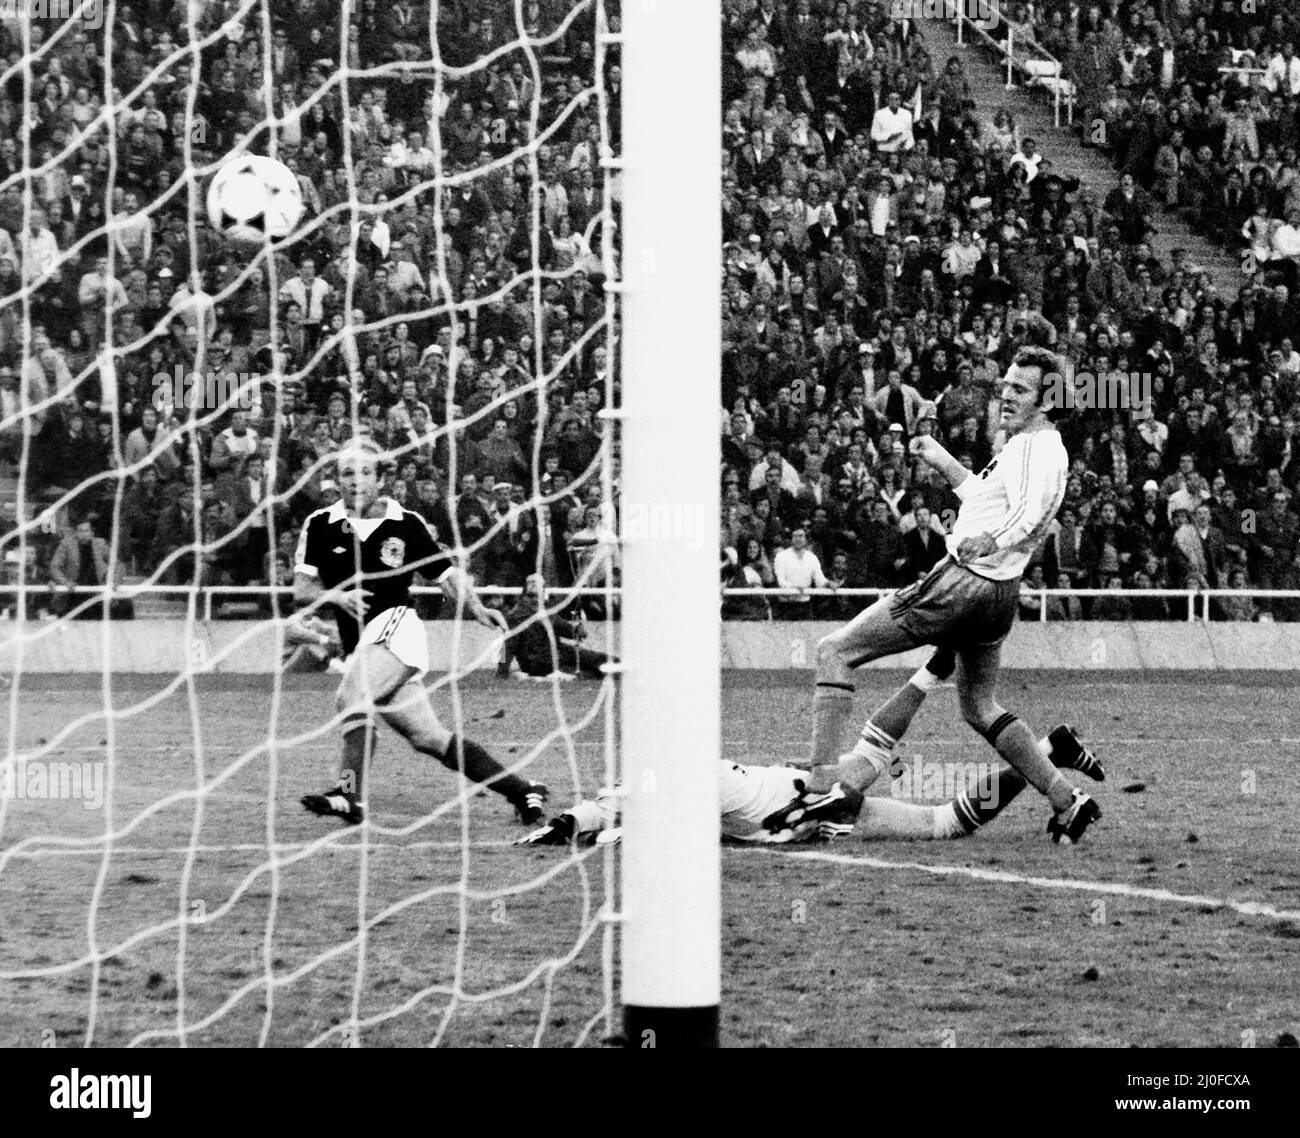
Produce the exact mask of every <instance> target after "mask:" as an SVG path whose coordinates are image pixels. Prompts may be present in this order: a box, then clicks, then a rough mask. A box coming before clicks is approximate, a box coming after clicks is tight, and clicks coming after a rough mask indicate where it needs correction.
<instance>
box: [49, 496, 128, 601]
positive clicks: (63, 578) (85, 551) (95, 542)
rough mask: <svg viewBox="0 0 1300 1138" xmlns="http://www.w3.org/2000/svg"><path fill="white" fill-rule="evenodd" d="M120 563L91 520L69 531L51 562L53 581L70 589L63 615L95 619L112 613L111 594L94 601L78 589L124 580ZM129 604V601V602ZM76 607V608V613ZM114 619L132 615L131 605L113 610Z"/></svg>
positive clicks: (82, 521)
mask: <svg viewBox="0 0 1300 1138" xmlns="http://www.w3.org/2000/svg"><path fill="white" fill-rule="evenodd" d="M120 574H121V570H120V566H118V565H117V564H116V563H115V562H114V561H113V560H112V558H111V556H110V550H109V544H108V542H107V541H105V540H104V539H103V538H102V537H97V536H96V535H95V531H94V528H93V527H92V525H91V523H90V521H89V519H82V520H81V521H79V522H77V524H76V526H75V527H74V528H73V529H72V531H71V532H69V533H68V534H66V535H65V536H64V538H63V540H62V541H61V542H59V547H58V549H56V550H55V551H54V557H53V558H52V559H51V561H50V581H51V583H52V584H54V585H57V586H59V587H60V588H63V589H65V590H67V595H66V598H65V600H64V603H63V606H62V612H61V613H60V614H59V615H75V616H76V617H77V619H81V620H95V619H99V618H102V617H103V616H105V615H108V614H109V612H110V608H109V599H108V595H107V594H105V595H104V600H103V604H102V605H97V604H93V603H91V601H90V597H89V596H85V595H78V594H77V593H76V591H75V590H77V589H93V588H98V587H101V586H105V585H107V586H109V587H110V588H111V587H113V586H115V585H117V584H118V583H119V580H120ZM127 606H129V602H127ZM74 610H76V611H75V612H74ZM112 615H113V616H114V618H115V619H116V618H120V617H123V616H126V615H129V608H128V607H124V606H118V608H116V609H114V610H112Z"/></svg>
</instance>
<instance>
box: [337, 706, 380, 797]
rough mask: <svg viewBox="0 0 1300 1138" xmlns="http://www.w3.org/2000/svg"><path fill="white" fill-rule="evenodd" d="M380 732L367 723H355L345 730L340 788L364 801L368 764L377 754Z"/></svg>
mask: <svg viewBox="0 0 1300 1138" xmlns="http://www.w3.org/2000/svg"><path fill="white" fill-rule="evenodd" d="M377 736H378V732H377V731H376V730H375V729H374V728H373V727H371V726H370V725H369V724H368V723H365V722H354V723H351V724H349V725H347V726H345V727H344V728H343V761H342V762H341V763H340V764H339V786H340V787H342V788H343V790H344V791H346V792H347V793H348V794H353V795H356V798H357V801H358V802H361V801H363V798H362V790H363V788H364V786H365V781H364V780H365V775H366V764H367V763H368V762H369V761H370V757H371V756H372V755H373V754H374V753H375V741H376V738H377Z"/></svg>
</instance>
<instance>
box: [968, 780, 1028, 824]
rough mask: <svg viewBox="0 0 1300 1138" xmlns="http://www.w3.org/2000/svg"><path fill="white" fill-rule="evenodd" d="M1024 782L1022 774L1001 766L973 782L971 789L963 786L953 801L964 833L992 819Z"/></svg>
mask: <svg viewBox="0 0 1300 1138" xmlns="http://www.w3.org/2000/svg"><path fill="white" fill-rule="evenodd" d="M1027 785H1028V783H1026V782H1025V776H1024V775H1022V774H1021V773H1020V772H1019V771H1015V770H1012V769H1011V768H1010V767H1002V768H1000V769H999V770H996V771H994V772H993V774H991V775H985V776H984V777H983V778H981V779H980V780H979V782H978V783H977V784H976V787H975V790H974V792H973V793H972V792H971V791H969V790H963V791H962V792H961V793H960V794H959V795H957V797H956V798H954V799H953V801H952V805H953V809H954V810H955V811H956V812H957V821H958V822H959V823H960V825H961V828H962V829H963V830H965V831H966V833H968V834H973V833H974V832H975V831H976V830H978V829H979V828H980V827H981V826H984V825H987V824H988V823H989V822H992V821H993V819H994V818H996V817H997V816H998V815H999V814H1001V813H1002V811H1003V810H1005V809H1006V808H1007V807H1008V806H1010V805H1011V803H1012V802H1013V801H1014V800H1015V797H1016V795H1017V794H1019V793H1020V792H1021V791H1022V790H1024V789H1025V787H1026V786H1027Z"/></svg>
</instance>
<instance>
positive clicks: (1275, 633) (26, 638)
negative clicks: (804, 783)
mask: <svg viewBox="0 0 1300 1138" xmlns="http://www.w3.org/2000/svg"><path fill="white" fill-rule="evenodd" d="M835 627H836V625H834V624H825V623H820V622H816V621H809V622H805V623H787V622H782V621H773V622H763V623H760V622H743V621H742V622H732V621H729V622H726V623H724V624H723V626H722V662H723V666H724V667H726V668H760V669H786V668H811V667H812V665H813V661H814V656H815V653H816V646H817V640H818V638H819V637H821V636H824V635H825V634H826V633H828V632H830V631H831V630H833V629H834V628H835ZM428 628H429V646H430V655H431V658H432V663H433V668H434V670H435V671H448V670H449V669H450V668H451V665H452V662H453V659H457V660H459V661H460V669H461V670H465V669H468V668H472V667H479V668H487V669H491V668H494V667H495V664H496V655H495V651H494V647H493V640H494V637H493V634H492V633H491V632H489V631H488V630H487V629H486V628H483V627H481V626H480V625H477V624H466V625H463V626H462V627H461V629H460V634H459V637H460V638H459V644H456V643H455V637H454V635H453V633H454V628H455V626H454V625H453V624H452V623H450V622H437V623H433V624H430V625H429V626H428ZM604 642H605V637H604V629H603V628H602V627H601V626H600V625H594V624H593V625H592V626H591V639H590V641H589V643H590V646H591V647H593V648H601V647H603V645H604ZM682 650H683V651H689V645H683V646H682ZM927 655H928V650H926V649H922V650H918V651H916V652H913V653H909V654H908V655H907V656H904V657H894V658H893V659H891V660H883V661H877V662H876V663H875V664H872V665H870V666H871V667H884V668H889V667H893V668H898V667H909V668H910V667H917V666H919V665H920V664H921V663H923V662H924V661H925V659H926V657H927ZM279 660H280V653H279V648H278V645H277V642H276V637H275V634H274V629H273V626H272V625H271V624H270V623H268V622H265V621H226V620H218V621H211V622H204V621H198V622H196V623H194V624H193V625H192V626H187V625H186V624H185V622H184V621H168V620H136V621H110V622H108V623H107V624H101V623H99V622H96V621H71V622H68V621H49V622H39V621H33V622H28V623H26V624H14V623H11V622H3V623H0V674H5V675H12V674H13V673H14V671H15V670H18V669H19V668H21V670H22V671H23V672H25V673H38V674H39V673H43V672H93V673H100V672H102V671H103V670H105V669H106V668H107V669H111V670H112V671H114V672H144V673H163V674H168V673H170V674H175V673H177V672H181V671H183V670H185V669H186V668H189V669H191V670H193V671H195V672H201V673H202V672H210V673H234V674H264V673H269V672H272V671H274V670H275V669H276V668H277V667H278V666H279ZM1002 662H1003V666H1004V667H1008V668H1035V669H1094V668H1095V669H1126V670H1139V669H1147V668H1149V669H1179V670H1183V669H1190V670H1195V669H1215V670H1219V669H1221V670H1229V671H1230V670H1259V669H1268V670H1274V669H1276V670H1290V669H1300V625H1298V624H1218V623H1210V624H1204V623H1199V622H1198V623H1186V622H1181V621H1171V622H1168V623H1163V622H1160V623H1136V624H1119V623H1108V622H1096V623H1082V624H1070V623H1060V624H1058V623H1047V624H1036V623H1024V624H1019V625H1017V627H1016V629H1015V631H1014V632H1013V633H1012V635H1011V637H1010V639H1009V640H1008V641H1007V643H1006V645H1005V647H1004V649H1003V655H1002Z"/></svg>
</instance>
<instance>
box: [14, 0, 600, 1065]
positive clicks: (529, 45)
mask: <svg viewBox="0 0 1300 1138" xmlns="http://www.w3.org/2000/svg"><path fill="white" fill-rule="evenodd" d="M617 32H618V10H617V5H616V4H611V3H603V2H602V3H595V2H591V0H586V2H576V3H575V2H570V0H554V2H546V0H544V2H541V3H527V4H524V3H519V2H516V3H513V4H510V3H505V2H498V3H472V2H461V3H439V4H435V5H433V6H432V8H430V7H429V6H427V5H425V6H421V5H417V4H405V3H399V4H397V5H393V6H378V5H373V4H370V3H365V4H361V3H356V2H355V0H345V2H344V3H343V4H342V5H338V4H334V5H326V4H323V3H317V2H315V0H297V2H296V3H295V4H293V5H288V4H285V5H281V4H278V3H277V4H269V3H266V2H264V0H252V2H249V3H230V2H211V3H189V4H184V5H169V4H166V3H159V2H147V0H141V2H139V3H127V2H114V0H109V2H107V3H106V4H104V5H103V6H102V7H100V6H97V5H94V4H91V3H85V4H83V5H81V6H80V7H77V6H75V5H70V6H69V9H68V10H65V11H62V12H60V13H59V14H58V18H49V19H32V18H19V19H17V20H14V21H7V22H6V24H5V28H4V34H5V35H6V36H7V44H6V46H7V47H8V48H9V49H10V50H9V51H8V52H6V56H7V58H8V59H9V60H10V63H9V66H8V67H7V69H6V70H5V71H4V73H3V77H2V79H0V88H3V90H4V92H5V94H4V98H3V99H2V100H0V118H3V119H4V120H5V126H6V129H7V131H8V134H7V135H0V138H3V137H9V138H13V139H14V140H15V149H14V151H13V152H12V153H11V154H9V155H7V156H6V155H0V159H3V158H6V157H7V158H8V159H9V164H8V170H7V173H6V175H5V176H4V178H3V181H0V203H3V204H0V210H3V209H4V208H6V207H8V208H9V209H10V214H9V215H6V217H5V218H4V219H3V220H4V221H11V220H12V221H17V222H18V223H19V224H18V226H17V228H18V229H19V233H18V240H17V241H16V242H14V245H15V248H14V251H13V252H14V256H13V258H11V265H13V267H15V268H16V275H13V274H10V275H9V276H6V269H5V266H4V254H5V253H6V248H5V246H4V245H3V244H0V278H2V279H0V287H2V288H3V290H4V291H3V296H0V358H2V359H3V360H4V362H5V365H6V366H7V367H8V369H9V370H8V372H6V373H5V378H4V381H3V384H2V386H3V392H4V404H3V408H2V409H0V416H2V417H0V464H2V469H0V475H2V476H3V487H2V488H0V492H2V494H3V498H2V500H3V503H4V507H5V511H6V518H5V532H4V534H3V537H2V538H0V556H2V557H3V561H4V565H5V572H6V575H7V577H6V582H5V590H6V591H5V594H4V596H3V599H2V601H0V603H2V604H3V606H4V612H3V617H4V623H3V625H2V626H0V628H2V631H0V663H2V664H3V667H4V672H5V675H6V678H7V679H8V680H9V691H8V717H7V718H8V723H7V734H8V738H7V747H6V754H7V757H6V758H5V760H4V765H3V768H0V775H3V781H2V782H0V898H2V899H3V903H4V905H5V907H6V909H7V910H9V911H11V912H14V913H15V920H14V922H13V926H12V928H11V929H7V930H6V936H5V937H4V939H3V942H0V991H3V992H4V997H3V998H4V1000H5V1003H6V1005H7V1006H9V1007H11V1008H12V1009H14V1011H15V1014H14V1015H12V1016H10V1017H7V1021H6V1022H7V1024H8V1025H9V1026H8V1028H7V1029H6V1030H5V1032H4V1034H6V1035H9V1036H10V1038H8V1039H6V1040H5V1042H8V1043H34V1042H68V1043H84V1044H91V1043H94V1044H124V1043H127V1044H132V1045H146V1044H148V1045H158V1044H163V1045H174V1044H177V1043H180V1044H182V1045H193V1044H214V1043H216V1044H234V1043H239V1044H247V1043H252V1042H257V1043H259V1044H310V1045H321V1044H339V1043H342V1044H345V1045H359V1044H363V1043H372V1042H373V1043H406V1044H410V1043H425V1042H432V1043H442V1042H462V1043H480V1042H498V1043H499V1042H512V1043H517V1042H534V1043H554V1042H562V1043H577V1044H582V1043H586V1042H590V1041H593V1040H596V1039H599V1038H601V1037H603V1036H606V1035H608V1034H609V1028H610V1016H611V1013H612V1005H613V985H614V979H613V976H614V971H613V965H614V946H613V939H612V933H611V928H610V925H609V923H608V922H607V921H606V920H605V919H604V918H605V916H606V914H607V913H608V912H609V911H610V908H611V906H612V887H613V866H612V862H611V859H610V857H609V856H602V855H598V854H596V853H593V852H590V851H587V852H575V853H572V854H570V855H568V856H560V857H555V856H550V857H547V856H541V855H539V854H538V853H536V852H534V851H524V850H516V849H514V848H512V846H511V841H512V839H513V838H515V837H516V836H517V834H518V827H517V826H516V825H514V824H513V822H512V820H511V819H510V818H509V817H508V813H507V811H506V809H505V808H504V807H503V806H500V805H499V804H498V801H496V800H492V801H490V800H487V799H484V800H481V801H480V800H479V799H478V798H476V797H475V796H474V795H473V794H472V793H470V792H469V791H467V790H466V787H465V784H463V783H461V782H460V781H458V780H457V778H456V776H455V775H454V774H452V773H450V772H447V771H445V770H443V769H442V768H441V767H438V766H437V765H436V764H434V763H432V762H431V761H430V760H427V759H423V758H421V757H420V756H417V755H415V754H414V753H413V752H411V751H410V749H409V747H408V746H407V745H406V744H405V743H404V742H402V741H401V740H400V739H398V738H396V737H395V736H392V735H391V734H385V735H384V737H383V740H382V742H381V744H380V750H379V754H378V757H377V760H376V762H375V764H374V767H373V773H372V778H371V785H370V794H369V795H368V797H369V799H370V805H371V810H372V812H373V813H372V817H371V820H370V821H369V822H368V823H367V825H365V826H363V827H360V828H357V829H350V828H339V829H334V828H333V827H332V825H328V824H327V825H322V823H321V822H320V821H319V820H316V819H311V818H309V817H308V816H306V815H305V814H303V813H302V812H301V811H300V810H299V809H298V807H297V805H296V800H297V798H298V796H299V795H300V794H302V793H309V792H314V791H317V790H319V789H321V787H323V786H325V785H328V780H329V779H330V778H331V777H332V776H333V771H334V768H335V764H336V754H337V728H338V726H339V719H338V717H337V716H336V715H335V714H334V706H333V703H332V700H331V690H332V686H331V684H330V682H329V680H328V678H327V677H325V676H319V675H315V674H309V675H303V676H299V675H297V674H296V672H295V674H289V670H286V668H284V667H283V666H282V665H283V663H284V662H286V661H287V662H288V663H290V664H291V665H292V669H293V670H296V669H297V668H299V667H302V668H305V669H308V670H311V671H313V672H314V671H316V670H319V669H327V668H331V667H338V664H337V663H335V662H332V658H333V657H335V656H336V655H337V646H336V644H335V643H334V642H333V639H332V638H331V636H330V633H329V629H328V626H327V625H322V624H319V623H313V622H312V621H311V620H309V619H307V620H304V619H303V618H302V617H300V616H296V615H295V614H294V613H293V605H292V602H291V599H290V597H289V593H288V590H287V588H286V586H287V585H288V584H289V583H290V579H291V572H292V564H293V558H292V551H293V549H294V546H295V544H296V541H297V533H298V530H299V528H300V526H301V523H302V521H303V519H304V517H305V516H306V514H307V513H309V512H310V511H311V510H313V509H316V508H319V507H320V506H321V505H324V504H328V503H329V502H331V501H332V500H334V499H335V498H336V497H337V488H336V486H335V485H334V467H333V456H334V454H335V452H336V451H337V449H338V447H339V446H340V444H341V443H343V442H345V441H346V440H347V439H349V438H354V437H357V436H369V437H370V438H372V439H373V440H374V441H375V442H376V443H377V444H378V445H379V446H380V447H381V449H382V451H383V453H384V457H385V459H386V462H387V466H388V471H389V472H388V474H387V475H386V479H387V481H386V491H387V492H388V493H390V494H391V495H392V496H394V497H396V498H397V499H398V500H399V501H401V502H402V503H403V504H405V505H408V506H409V507H410V508H412V509H415V510H416V511H417V512H419V513H421V514H422V515H423V516H424V517H425V518H426V520H427V521H428V522H429V523H430V525H431V526H432V528H433V529H434V530H435V532H436V533H437V535H438V537H439V539H440V540H441V541H442V542H443V543H445V544H446V545H447V546H448V547H449V548H450V549H452V550H454V551H455V552H456V554H457V556H458V557H459V558H460V559H461V561H462V563H463V564H465V565H466V566H467V567H468V568H469V569H470V570H471V572H472V573H473V574H474V576H475V577H476V579H477V581H478V583H479V585H480V586H481V587H483V590H484V592H485V593H487V594H494V595H495V598H496V599H495V602H494V603H500V604H501V605H502V606H503V607H507V608H508V607H510V606H512V605H513V604H514V602H515V594H516V593H517V592H518V588H519V586H520V585H521V584H522V583H523V579H524V577H525V575H526V574H528V573H539V574H541V575H542V576H543V577H544V579H545V582H546V584H547V586H548V587H549V590H550V592H549V595H548V599H547V601H546V604H545V605H543V606H542V607H541V608H540V609H539V610H538V611H536V612H534V613H533V614H531V615H524V616H522V617H519V618H516V617H512V624H521V623H522V625H523V626H525V627H527V626H529V625H531V624H536V623H541V624H542V625H550V624H551V623H552V620H553V617H555V616H556V614H559V613H561V612H564V613H566V614H568V615H573V612H575V611H578V609H581V610H582V611H584V612H585V613H586V614H587V615H589V616H591V617H593V618H595V619H594V624H595V625H596V626H597V632H598V635H597V636H596V637H595V639H596V641H598V642H599V641H600V640H601V637H602V635H603V638H604V642H605V644H606V646H609V647H612V646H613V639H614V628H615V626H614V625H613V624H612V623H611V621H612V619H613V618H615V617H616V616H617V600H616V591H615V590H616V585H617V567H616V563H615V562H616V556H615V550H614V543H613V541H612V538H611V534H612V533H613V532H614V530H615V527H616V515H615V502H616V498H617V438H616V435H615V428H614V423H615V416H614V415H612V414H609V412H610V411H612V410H613V409H614V408H616V406H617V403H618V387H617V381H616V378H615V374H616V372H615V369H616V344H617V320H618V313H617V309H616V300H615V293H614V291H613V290H607V289H605V288H604V287H603V286H604V285H605V284H606V283H607V282H612V281H613V280H614V279H615V278H616V276H617V249H616V240H617V239H616V234H617V225H616V218H617V208H618V200H617V199H618V188H617V181H616V174H615V168H616V166H617V163H616V161H612V158H613V156H614V155H615V154H616V153H617V149H618V130H617V119H618V105H617V104H618V87H619V72H618V59H617V43H616V41H617ZM15 52H17V53H21V56H19V55H18V54H15ZM3 148H4V147H3V145H2V144H0V149H3ZM232 152H247V153H254V154H265V155H267V156H270V157H273V158H276V159H278V160H279V161H281V162H284V163H285V164H286V165H287V166H288V167H289V168H290V169H291V170H292V171H293V173H294V175H295V176H296V178H297V181H298V182H299V185H300V187H301V189H302V192H303V197H304V200H305V203H306V216H305V218H304V220H303V222H302V224H301V225H300V226H299V227H298V228H297V230H296V231H295V232H294V233H293V235H292V236H291V237H290V238H288V239H287V240H285V241H283V242H281V243H279V244H277V245H262V246H258V247H253V248H245V247H241V246H237V245H234V244H232V243H231V242H229V241H227V240H226V239H225V238H224V237H223V235H222V234H220V233H218V232H215V231H214V230H213V228H212V227H211V225H210V224H209V222H208V219H207V216H206V208H205V194H206V188H207V185H208V182H209V180H210V178H211V175H212V174H213V172H214V171H215V170H216V169H217V168H218V167H219V166H220V165H221V164H222V162H223V161H225V160H226V159H227V158H228V157H229V156H230V154H231V153H232ZM14 262H16V265H15V264H14ZM79 523H85V524H84V525H83V526H82V528H81V531H80V532H79V531H78V525H79ZM87 527H88V528H87ZM434 592H435V590H427V594H430V595H422V596H421V597H420V598H419V600H418V601H417V604H418V606H420V608H421V609H422V610H426V611H423V612H422V614H423V615H426V616H429V617H432V616H433V615H435V610H436V600H435V597H434V596H433V595H431V594H433V593H434ZM440 615H443V616H449V617H451V619H442V620H437V621H431V623H430V624H429V627H430V628H431V629H432V630H433V636H432V644H433V651H434V656H435V663H434V672H433V673H431V677H430V678H429V680H428V685H429V687H430V690H431V691H432V693H433V696H434V700H435V705H436V706H437V707H438V710H439V713H440V715H441V716H442V718H443V719H444V721H445V722H446V723H447V724H448V726H449V728H450V729H451V730H453V731H454V732H455V733H456V734H457V735H458V736H460V735H467V736H468V737H470V738H476V739H480V740H481V741H482V742H483V743H484V744H485V745H486V746H487V747H488V748H489V750H491V751H492V752H493V753H494V754H496V755H497V757H498V758H500V759H501V760H502V762H503V764H504V765H506V766H508V767H509V768H510V769H511V770H516V771H519V772H522V773H523V774H524V775H525V776H526V777H529V778H537V779H542V780H544V781H546V782H547V783H548V784H550V786H551V788H552V793H553V795H554V796H555V798H556V799H561V798H564V797H566V796H567V795H569V794H572V795H575V796H583V795H590V794H591V793H593V792H594V790H595V789H596V788H597V787H598V786H600V785H610V784H612V783H613V782H614V781H615V780H616V775H617V772H616V770H615V759H616V756H615V750H614V737H615V736H614V731H615V723H616V720H615V715H616V708H615V700H614V694H615V693H614V687H613V684H614V681H613V678H612V676H606V677H605V678H604V679H601V680H599V681H598V682H595V683H573V684H569V683H566V682H562V680H563V679H566V678H567V677H561V676H560V675H558V674H553V675H551V676H549V677H548V679H547V682H543V683H539V684H525V683H517V682H515V681H513V680H506V679H504V678H501V677H500V676H498V678H495V679H484V678H483V674H484V673H487V674H488V675H490V673H491V671H492V668H493V665H495V664H498V661H499V659H500V651H501V649H500V643H499V641H496V640H494V639H493V638H492V637H491V636H490V635H489V634H487V633H486V632H485V630H483V629H481V628H478V627H476V626H472V625H470V624H468V623H467V622H466V621H465V620H464V619H462V614H459V613H447V614H440ZM155 618H157V619H155ZM238 618H243V619H242V620H241V619H238ZM516 667H517V665H516ZM502 670H503V668H498V672H500V671H502ZM65 672H71V673H76V675H74V676H71V677H68V676H59V677H58V678H55V675H54V674H55V673H65ZM476 673H477V674H476ZM561 805H562V803H560V802H559V801H555V802H553V806H554V807H555V808H556V809H558V808H559V807H560V806H561ZM11 1033H12V1034H11Z"/></svg>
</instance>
